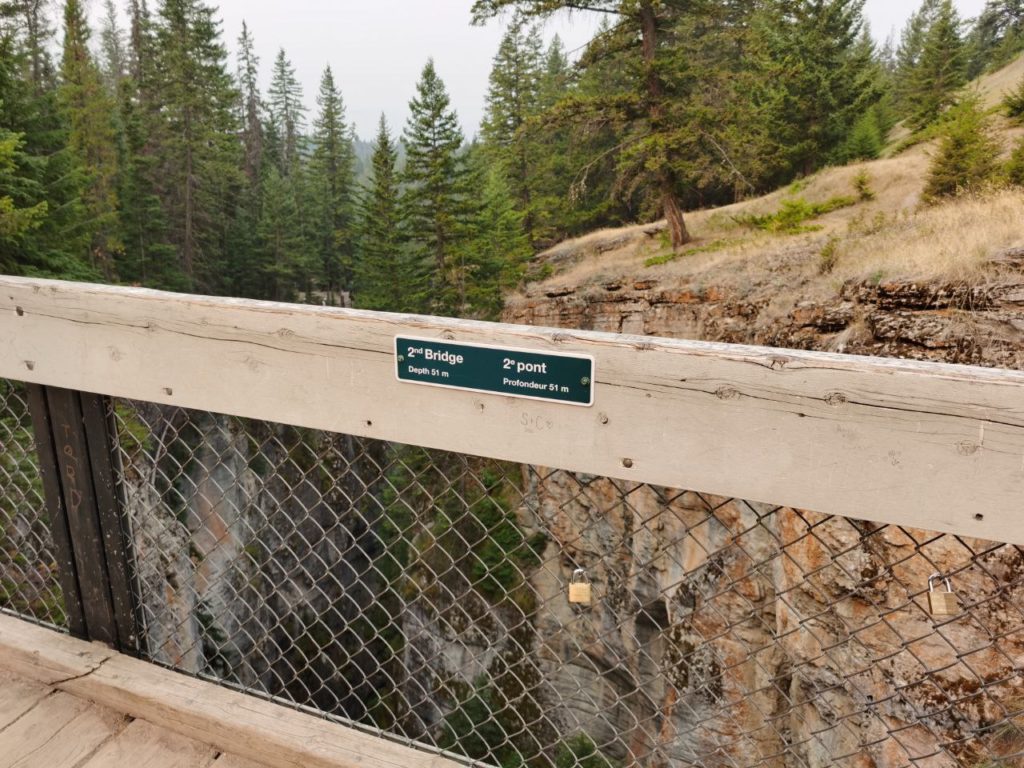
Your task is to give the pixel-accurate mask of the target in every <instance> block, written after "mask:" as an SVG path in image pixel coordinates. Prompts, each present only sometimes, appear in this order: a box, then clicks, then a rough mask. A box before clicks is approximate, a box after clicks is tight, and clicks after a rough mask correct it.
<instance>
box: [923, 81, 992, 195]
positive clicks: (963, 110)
mask: <svg viewBox="0 0 1024 768" xmlns="http://www.w3.org/2000/svg"><path fill="white" fill-rule="evenodd" d="M941 136H942V140H941V142H940V144H939V152H938V154H937V155H936V156H935V158H934V159H933V160H932V164H931V167H930V169H929V172H928V183H927V185H926V186H925V191H924V197H925V200H928V201H935V200H938V199H940V198H943V197H954V196H956V195H959V194H964V193H971V192H980V191H982V190H983V189H984V188H985V187H986V186H988V185H989V184H991V182H992V181H993V179H994V178H995V176H996V174H997V172H998V170H999V162H998V157H999V145H998V144H997V143H996V140H995V139H994V138H993V136H992V129H991V127H990V125H989V120H988V117H987V116H986V115H985V113H984V112H983V111H982V110H981V106H980V103H979V101H978V97H977V96H969V97H967V98H965V99H964V100H963V101H961V102H960V103H959V104H957V105H956V106H955V107H954V108H953V109H952V110H950V114H949V116H948V119H947V120H945V121H944V122H943V127H942V131H941Z"/></svg>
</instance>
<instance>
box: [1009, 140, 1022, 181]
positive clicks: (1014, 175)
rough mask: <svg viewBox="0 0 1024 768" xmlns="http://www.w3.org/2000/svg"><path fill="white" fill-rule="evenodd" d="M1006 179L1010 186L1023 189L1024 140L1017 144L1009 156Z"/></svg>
mask: <svg viewBox="0 0 1024 768" xmlns="http://www.w3.org/2000/svg"><path fill="white" fill-rule="evenodd" d="M1006 178H1007V181H1009V182H1010V183H1011V184H1013V185H1015V186H1018V187H1024V139H1021V140H1020V141H1018V142H1017V146H1016V147H1015V148H1014V150H1013V154H1011V155H1010V159H1009V161H1008V162H1007V164H1006Z"/></svg>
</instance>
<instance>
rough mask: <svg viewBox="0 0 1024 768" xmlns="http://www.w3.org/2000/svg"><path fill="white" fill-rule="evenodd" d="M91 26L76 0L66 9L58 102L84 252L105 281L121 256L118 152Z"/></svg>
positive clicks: (69, 1) (111, 106) (68, 0)
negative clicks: (85, 239) (77, 186)
mask: <svg viewBox="0 0 1024 768" xmlns="http://www.w3.org/2000/svg"><path fill="white" fill-rule="evenodd" d="M89 37H90V32H89V27H88V25H87V23H86V20H85V13H84V11H83V9H82V6H81V4H80V3H79V2H78V0H66V2H65V4H64V58H63V62H62V64H61V85H60V88H59V90H58V94H57V95H58V99H59V102H60V105H61V108H62V110H63V112H64V117H65V119H66V120H67V123H68V126H69V132H68V146H69V149H70V152H71V155H72V156H73V158H74V164H75V168H76V171H77V172H78V173H80V174H81V180H82V186H83V189H82V198H83V204H84V207H85V214H86V222H87V232H88V236H89V243H88V253H89V256H90V258H91V260H92V261H93V263H94V264H95V266H96V267H97V268H98V269H99V270H101V271H102V272H103V274H104V276H105V277H106V278H107V279H108V280H109V279H111V278H113V276H114V255H115V253H116V252H118V251H120V249H121V248H122V245H121V232H120V229H121V227H120V220H119V217H118V200H117V176H118V153H117V144H116V140H115V136H116V126H115V123H114V120H113V115H114V103H113V99H112V98H111V97H110V94H109V92H108V91H107V89H106V87H105V86H104V83H103V79H102V75H101V74H100V70H99V68H98V67H97V66H96V64H95V62H94V61H93V58H92V54H91V52H90V51H89Z"/></svg>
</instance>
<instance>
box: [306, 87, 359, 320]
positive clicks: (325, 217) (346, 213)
mask: <svg viewBox="0 0 1024 768" xmlns="http://www.w3.org/2000/svg"><path fill="white" fill-rule="evenodd" d="M317 104H318V105H319V106H320V113H319V114H318V115H317V118H316V120H315V121H314V123H313V137H312V138H313V155H312V158H311V159H310V163H309V177H310V178H309V183H310V196H311V201H312V205H313V247H314V248H315V249H316V251H317V255H318V257H319V263H318V264H317V265H316V269H315V274H316V276H317V277H316V281H315V282H316V283H317V284H318V286H319V287H320V288H321V290H322V291H323V292H324V293H325V294H326V296H325V300H327V301H329V303H331V304H340V303H341V292H342V291H351V290H352V284H353V279H354V265H353V258H354V250H355V240H356V232H355V200H354V187H355V150H354V148H353V146H352V133H351V130H350V129H349V127H348V126H347V125H346V123H345V106H344V103H343V102H342V98H341V93H340V92H339V91H338V89H337V86H336V85H335V83H334V74H333V73H332V72H331V68H330V67H327V69H325V70H324V73H323V77H322V79H321V81H320V93H319V95H318V96H317Z"/></svg>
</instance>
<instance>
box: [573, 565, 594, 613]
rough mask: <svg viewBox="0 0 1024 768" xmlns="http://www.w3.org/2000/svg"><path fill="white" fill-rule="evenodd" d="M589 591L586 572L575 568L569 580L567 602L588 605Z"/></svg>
mask: <svg viewBox="0 0 1024 768" xmlns="http://www.w3.org/2000/svg"><path fill="white" fill-rule="evenodd" d="M590 597H591V589H590V579H589V577H588V576H587V572H586V571H584V570H583V569H582V568H577V569H576V570H575V571H573V572H572V578H571V579H569V602H570V603H576V604H577V605H590Z"/></svg>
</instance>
